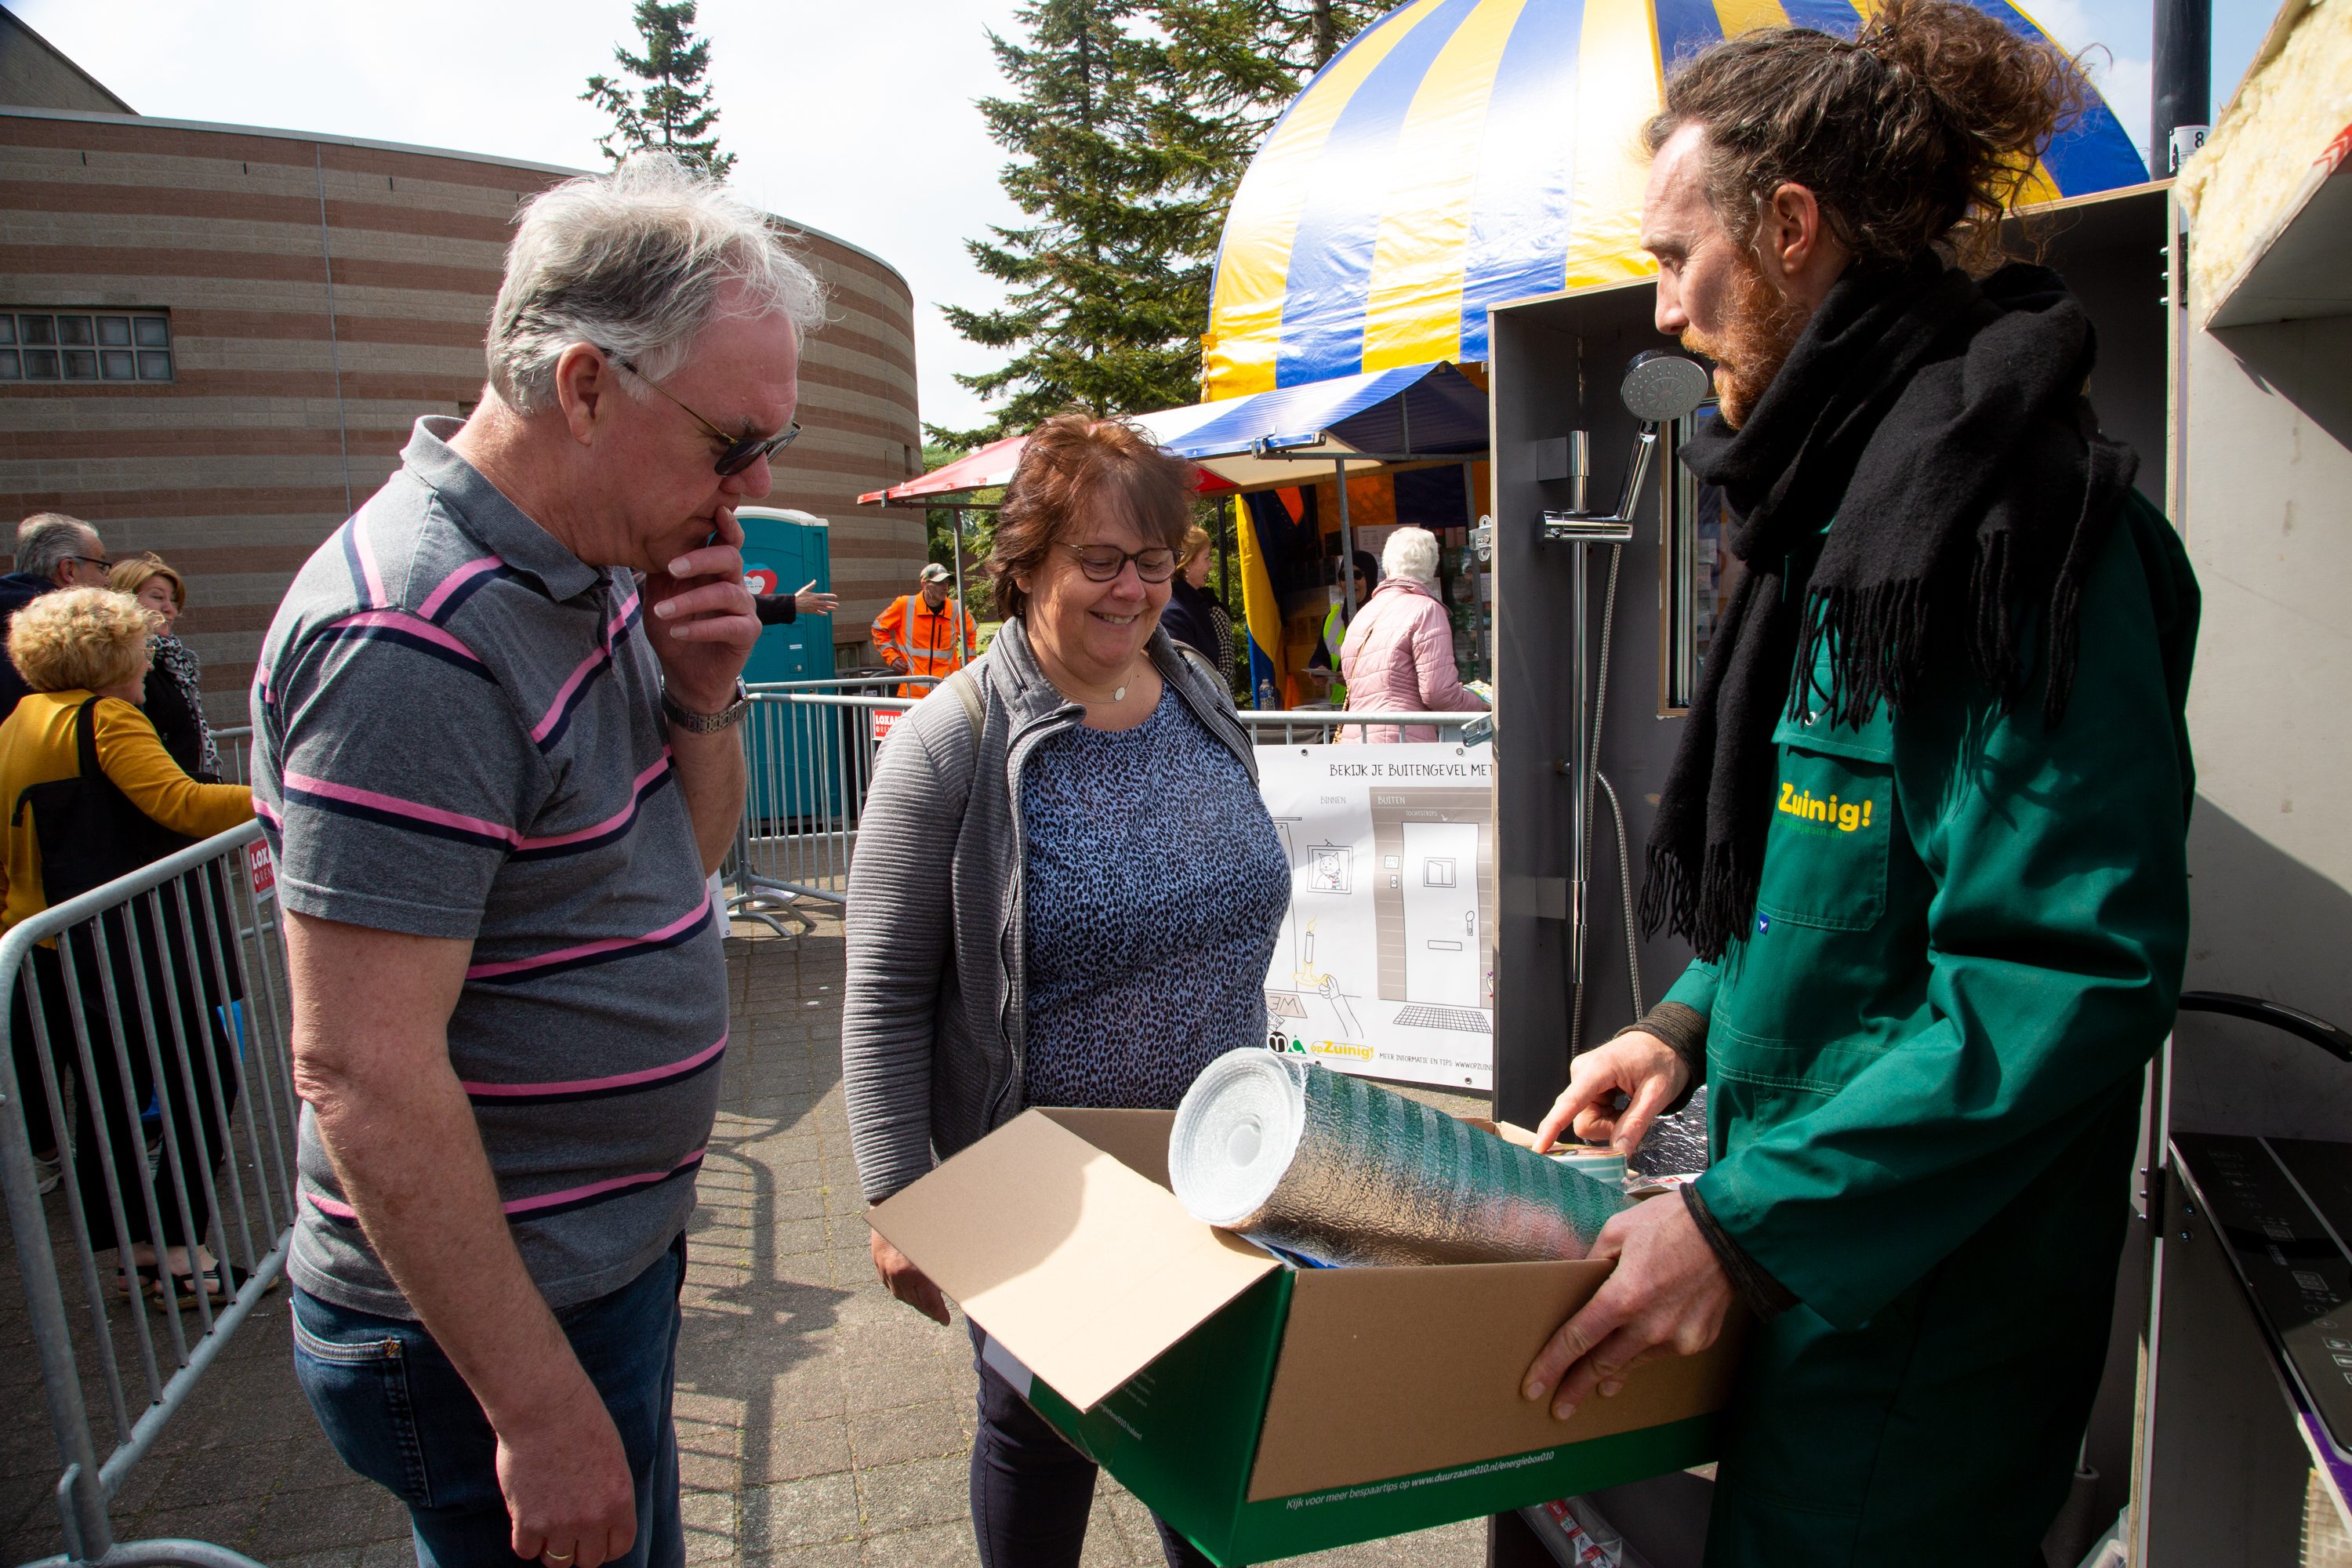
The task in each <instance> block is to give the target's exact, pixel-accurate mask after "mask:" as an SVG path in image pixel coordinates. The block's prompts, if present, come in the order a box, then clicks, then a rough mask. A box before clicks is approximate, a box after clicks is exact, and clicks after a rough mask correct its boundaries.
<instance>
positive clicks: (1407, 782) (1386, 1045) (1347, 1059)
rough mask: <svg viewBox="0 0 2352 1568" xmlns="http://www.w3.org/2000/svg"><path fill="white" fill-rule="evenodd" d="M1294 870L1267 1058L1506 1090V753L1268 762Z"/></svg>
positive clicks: (1262, 771) (1264, 757)
mask: <svg viewBox="0 0 2352 1568" xmlns="http://www.w3.org/2000/svg"><path fill="white" fill-rule="evenodd" d="M1257 763H1258V787H1259V791H1260V793H1261V794H1262V795H1264V796H1265V804H1266V809H1267V810H1268V811H1269V812H1271V813H1272V814H1273V816H1274V829H1275V833H1276V836H1277V837H1279V838H1280V839H1281V841H1282V847H1283V853H1284V854H1285V855H1286V856H1287V857H1288V858H1289V861H1290V910H1289V912H1288V913H1287V914H1286V915H1285V916H1284V917H1283V921H1282V931H1281V934H1280V935H1279V936H1278V937H1276V940H1275V948H1274V962H1273V963H1272V964H1271V965H1270V966H1268V968H1267V971H1266V977H1265V1012H1266V1044H1267V1045H1268V1046H1269V1047H1272V1048H1273V1049H1275V1050H1278V1051H1284V1052H1288V1053H1293V1054H1297V1055H1302V1056H1307V1057H1311V1058H1315V1059H1316V1060H1318V1061H1320V1062H1322V1063H1323V1064H1324V1065H1325V1066H1326V1067H1329V1068H1337V1069H1339V1071H1342V1072H1352V1073H1360V1074H1362V1075H1363V1076H1365V1077H1368V1078H1385V1079H1402V1080H1405V1081H1407V1082H1412V1083H1426V1084H1443V1085H1445V1086H1447V1087H1449V1088H1454V1089H1491V1088H1492V1087H1493V1084H1494V1068H1495V814H1494V795H1493V784H1494V748H1493V747H1492V746H1491V745H1477V746H1462V745H1457V744H1454V743H1452V742H1434V743H1430V744H1412V745H1394V746H1260V747H1259V748H1258V749H1257Z"/></svg>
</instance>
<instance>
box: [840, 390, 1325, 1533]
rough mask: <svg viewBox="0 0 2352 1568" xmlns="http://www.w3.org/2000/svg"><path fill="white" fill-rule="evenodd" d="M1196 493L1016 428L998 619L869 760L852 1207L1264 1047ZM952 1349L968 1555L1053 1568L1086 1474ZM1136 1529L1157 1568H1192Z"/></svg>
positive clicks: (898, 1288) (1173, 476)
mask: <svg viewBox="0 0 2352 1568" xmlns="http://www.w3.org/2000/svg"><path fill="white" fill-rule="evenodd" d="M1196 483H1197V478H1196V475H1195V472H1194V470H1193V469H1192V465H1191V464H1189V463H1186V462H1184V461H1183V460H1182V459H1181V458H1173V457H1171V456H1170V455H1168V454H1167V453H1165V452H1162V451H1160V449H1159V448H1158V447H1155V446H1153V445H1152V443H1151V440H1150V437H1148V436H1146V435H1144V434H1143V433H1142V432H1141V431H1139V430H1138V429H1136V428H1135V427H1134V426H1129V425H1126V424H1122V423H1119V422H1118V421H1114V420H1099V419H1096V418H1093V417H1092V416H1087V415H1085V414H1082V413H1068V414H1063V415H1060V416H1056V417H1055V418H1053V419H1051V420H1048V421H1047V422H1046V423H1045V425H1043V426H1040V427H1039V428H1038V430H1037V431H1036V433H1035V434H1034V435H1033V436H1031V437H1029V442H1028V445H1027V446H1026V447H1024V450H1023V452H1022V457H1021V465H1020V468H1018V469H1017V470H1016V471H1015V472H1014V474H1013V482H1012V484H1011V486H1010V487H1009V489H1007V490H1006V492H1005V498H1004V505H1003V510H1002V511H1000V512H999V513H998V521H997V531H996V545H995V550H994V552H993V554H992V556H991V557H990V560H989V563H988V567H989V574H990V575H991V577H992V579H993V581H994V583H995V588H996V595H997V603H998V604H999V605H1002V606H1003V608H1004V611H1005V613H1006V616H1007V619H1006V621H1005V623H1004V626H1003V630H1001V631H1000V632H998V633H997V636H996V640H995V641H994V642H992V644H990V646H989V649H988V651H987V652H986V653H985V654H983V655H982V656H981V658H979V659H978V660H977V661H976V662H974V663H973V664H971V666H969V667H968V668H966V669H964V670H962V671H959V672H958V673H957V674H955V675H953V676H950V678H949V679H948V680H947V682H946V683H945V684H944V685H942V686H941V687H940V689H938V690H937V691H934V692H933V693H932V694H931V695H930V696H929V697H928V698H926V699H925V700H923V701H922V702H920V703H919V704H917V705H916V706H915V707H914V708H913V709H912V710H909V711H908V716H907V718H906V719H905V720H903V721H900V723H899V725H898V728H897V729H896V730H893V731H891V733H890V739H889V741H888V742H887V744H886V745H885V746H884V747H883V748H882V752H881V756H880V760H879V761H878V763H877V767H876V772H875V776H874V784H873V789H872V792H871V794H870V795H868V796H867V798H866V810H865V815H864V816H863V817H862V819H861V821H860V823H859V829H858V847H857V855H856V858H855V859H854V860H853V861H852V862H851V865H850V873H849V903H848V914H847V917H846V919H847V925H848V949H849V973H848V986H847V990H848V996H847V1005H846V1015H845V1022H844V1025H843V1030H842V1060H843V1071H842V1077H843V1080H844V1086H845V1091H846V1093H847V1096H848V1101H849V1119H850V1134H851V1139H852V1142H853V1146H854V1149H855V1152H856V1157H857V1167H858V1174H859V1177H860V1180H861V1181H862V1182H863V1184H864V1187H865V1193H866V1198H867V1199H868V1200H869V1201H871V1202H876V1203H878V1202H880V1201H881V1200H882V1199H884V1198H887V1197H888V1196H889V1195H890V1194H893V1193H895V1192H897V1191H898V1189H899V1188H901V1187H903V1186H905V1185H906V1184H908V1183H909V1182H912V1181H914V1180H915V1179H916V1178H917V1177H919V1176H921V1175H922V1174H923V1173H926V1172H928V1171H929V1170H930V1169H931V1166H932V1163H933V1160H934V1157H935V1156H936V1157H937V1158H940V1159H944V1158H946V1157H947V1156H948V1155H950V1154H952V1153H954V1152H956V1151H958V1150H960V1149H961V1148H963V1147H964V1146H966V1145H967V1144H970V1143H971V1142H975V1141H976V1140H978V1139H980V1138H981V1137H982V1136H984V1135H986V1134H987V1133H988V1132H989V1131H992V1130H993V1129H994V1128H996V1127H999V1126H1002V1125H1003V1123H1005V1122H1006V1121H1011V1120H1012V1119H1013V1117H1015V1116H1017V1115H1019V1114H1020V1113H1021V1111H1022V1110H1024V1108H1026V1107H1029V1106H1033V1105H1050V1106H1111V1107H1126V1108H1155V1109H1163V1110H1164V1109H1172V1108H1173V1107H1174V1106H1175V1104H1176V1102H1177V1101H1178V1100H1180V1099H1181V1097H1182V1095H1183V1093H1184V1090H1185V1089H1186V1088H1187V1087H1189V1086H1190V1085H1191V1083H1192V1079H1193V1077H1194V1076H1195V1075H1196V1074H1197V1073H1198V1072H1199V1071H1200V1069H1201V1068H1202V1067H1204V1066H1206V1065H1207V1064H1208V1063H1209V1062H1210V1061H1211V1060H1213V1058H1216V1057H1218V1056H1221V1055H1223V1053H1224V1052H1226V1051H1229V1050H1232V1049H1233V1048H1234V1047H1238V1046H1245V1045H1253V1044H1260V1043H1263V1041H1264V1040H1265V990H1264V985H1265V972H1266V963H1267V961H1268V960H1269V959H1270V958H1271V957H1272V956H1273V952H1274V942H1275V933H1276V928H1277V927H1278V926H1279V925H1280V923H1281V920H1282V914H1283V910H1284V909H1285V908H1286V906H1287V904H1288V902H1289V898H1290V873H1289V868H1288V865H1287V863H1286V859H1285V858H1284V855H1283V851H1282V848H1281V846H1280V844H1279V843H1278V841H1277V840H1276V837H1275V832H1274V824H1273V821H1272V819H1271V818H1270V817H1269V816H1267V815H1266V810H1265V805H1264V803H1263V802H1262V801H1261V800H1260V799H1259V797H1258V793H1257V781H1256V769H1255V763H1254V760H1253V758H1252V754H1251V750H1250V741H1249V737H1248V736H1247V735H1246V734H1244V732H1243V730H1242V727H1241V724H1240V723H1239V721H1237V720H1236V719H1235V718H1234V705H1233V698H1232V697H1231V695H1230V694H1229V693H1228V692H1227V691H1226V690H1225V689H1224V685H1223V681H1222V680H1220V679H1218V677H1217V676H1216V674H1215V673H1214V672H1213V670H1212V669H1210V668H1208V666H1207V661H1206V660H1204V659H1202V658H1200V657H1199V656H1198V655H1196V654H1189V653H1186V652H1183V651H1180V649H1179V647H1178V646H1177V645H1176V644H1174V643H1173V642H1171V640H1170V638H1169V637H1168V635H1167V633H1166V632H1165V631H1163V630H1161V629H1160V611H1161V609H1162V607H1163V606H1164V605H1166V604H1167V603H1168V596H1169V582H1170V579H1171V578H1172V577H1173V576H1174V575H1175V574H1176V569H1177V564H1178V563H1179V562H1180V561H1181V558H1182V555H1183V548H1184V537H1185V531H1186V529H1187V528H1188V527H1189V526H1190V521H1191V516H1190V514H1191V499H1192V491H1193V489H1194V487H1195V485H1196ZM872 1245H873V1253H874V1261H875V1267H876V1268H877V1270H878V1271H879V1272H880V1274H881V1276H882V1278H883V1280H884V1281H885V1283H887V1285H888V1286H889V1289H890V1291H891V1294H893V1295H895V1296H897V1297H898V1299H899V1300H902V1301H905V1302H907V1303H908V1304H909V1305H910V1306H913V1307H916V1308H918V1309H919V1310H922V1311H924V1312H927V1313H929V1315H930V1316H931V1317H933V1318H935V1319H937V1320H938V1321H940V1322H942V1323H945V1322H947V1321H950V1320H949V1315H948V1309H947V1304H946V1302H945V1301H944V1300H942V1299H941V1297H940V1291H939V1289H938V1287H937V1286H935V1285H933V1284H932V1283H931V1281H930V1280H929V1279H926V1278H925V1277H924V1276H923V1274H922V1273H921V1271H920V1270H919V1269H917V1268H915V1267H914V1265H913V1264H911V1263H909V1262H908V1260H907V1258H905V1257H903V1256H902V1255H901V1254H899V1253H898V1250H897V1249H896V1248H894V1247H891V1246H890V1244H889V1243H888V1242H887V1241H885V1240H883V1239H882V1237H880V1236H879V1235H877V1236H875V1237H873V1244H872ZM978 1340H979V1335H978V1332H977V1331H974V1342H975V1347H976V1346H977V1343H978ZM974 1365H975V1367H976V1368H977V1370H978V1372H979V1374H980V1420H979V1428H978V1432H977V1435H976V1436H975V1439H974V1442H973V1444H972V1456H971V1517H972V1527H973V1531H974V1533H975V1534H976V1535H977V1536H978V1537H979V1541H980V1555H981V1561H982V1563H984V1564H988V1565H990V1568H1015V1565H1018V1568H1057V1565H1071V1564H1076V1563H1077V1561H1078V1558H1079V1552H1080V1549H1081V1547H1082V1545H1083V1543H1084V1542H1085V1539H1086V1529H1087V1510H1088V1507H1089V1505H1090V1502H1091V1500H1092V1498H1093V1495H1094V1486H1095V1467H1094V1465H1093V1463H1092V1462H1091V1461H1090V1460H1088V1459H1087V1458H1086V1457H1085V1456H1084V1455H1082V1454H1080V1453H1078V1452H1077V1451H1076V1449H1074V1448H1072V1447H1069V1445H1067V1444H1066V1443H1065V1442H1064V1441H1063V1440H1062V1439H1061V1438H1060V1437H1059V1436H1057V1435H1055V1431H1054V1429H1053V1428H1052V1427H1051V1426H1048V1425H1047V1424H1046V1423H1045V1421H1044V1419H1043V1418H1042V1417H1040V1416H1038V1415H1036V1414H1035V1413H1034V1411H1032V1410H1031V1409H1030V1408H1029V1407H1028V1405H1025V1404H1024V1403H1023V1401H1022V1400H1021V1398H1020V1396H1019V1395H1017V1394H1014V1393H1013V1389H1012V1388H1011V1386H1010V1385H1009V1384H1006V1382H1005V1381H1004V1379H1003V1377H1001V1376H1000V1375H998V1373H996V1372H995V1371H994V1370H993V1369H992V1368H990V1367H988V1366H985V1365H983V1364H982V1363H980V1362H979V1360H978V1357H977V1356H976V1355H975V1358H974ZM1160 1542H1161V1546H1162V1548H1163V1550H1164V1551H1165V1552H1166V1554H1167V1558H1168V1561H1169V1562H1170V1563H1171V1564H1179V1565H1183V1564H1192V1563H1205V1562H1207V1559H1206V1558H1205V1557H1203V1556H1202V1555H1201V1553H1200V1552H1199V1551H1198V1550H1197V1549H1196V1548H1194V1547H1193V1546H1192V1543H1191V1542H1188V1541H1186V1540H1184V1538H1183V1537H1181V1535H1179V1534H1177V1533H1176V1532H1175V1531H1172V1530H1171V1529H1170V1528H1169V1527H1168V1526H1167V1525H1165V1524H1164V1523H1163V1524H1161V1525H1160Z"/></svg>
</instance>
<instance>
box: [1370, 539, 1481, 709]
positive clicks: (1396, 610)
mask: <svg viewBox="0 0 2352 1568" xmlns="http://www.w3.org/2000/svg"><path fill="white" fill-rule="evenodd" d="M1381 571H1382V572H1383V573H1384V574H1386V575H1385V576H1384V577H1383V578H1382V579H1381V585H1380V586H1379V587H1378V588H1376V589H1374V590H1373V591H1372V596H1371V597H1370V599H1369V600H1367V601H1366V602H1365V603H1364V605H1363V606H1362V607H1361V608H1360V609H1358V610H1357V612H1356V619H1355V621H1354V623H1353V624H1352V625H1350V626H1349V627H1348V641H1347V645H1346V646H1345V647H1342V648H1341V649H1340V650H1339V672H1340V677H1341V679H1344V680H1346V681H1347V683H1348V709H1349V711H1350V712H1367V711H1369V712H1374V713H1382V712H1386V713H1474V712H1477V711H1479V710H1482V709H1484V708H1485V707H1486V703H1485V702H1484V701H1482V700H1480V699H1479V697H1478V694H1477V693H1476V692H1475V691H1471V690H1468V689H1465V688H1464V686H1463V684H1462V682H1461V681H1460V680H1458V679H1455V677H1454V628H1453V626H1452V625H1451V623H1449V622H1448V621H1447V620H1446V618H1445V606H1444V605H1441V604H1439V603H1438V601H1437V587H1436V584H1437V536H1436V535H1435V534H1433V533H1432V532H1430V531H1429V530H1427V529H1425V528H1400V529H1398V530H1397V531H1395V532H1394V533H1391V534H1390V535H1389V542H1388V548H1387V549H1386V550H1384V551H1382V552H1381ZM1398 729H1399V727H1398V726H1397V725H1394V724H1366V725H1348V726H1344V727H1343V728H1342V731H1341V733H1340V735H1339V739H1340V741H1341V742H1343V743H1345V744H1349V745H1353V744H1356V743H1357V742H1370V743H1372V744H1375V745H1378V744H1381V743H1382V742H1393V741H1399V740H1403V741H1434V740H1435V739H1437V726H1436V725H1434V724H1407V725H1405V726H1403V727H1402V729H1403V732H1402V734H1400V733H1399V732H1398Z"/></svg>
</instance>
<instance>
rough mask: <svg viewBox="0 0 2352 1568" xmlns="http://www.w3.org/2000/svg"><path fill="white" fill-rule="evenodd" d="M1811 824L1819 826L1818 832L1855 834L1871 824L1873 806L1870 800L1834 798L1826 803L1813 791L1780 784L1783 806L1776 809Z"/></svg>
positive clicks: (1815, 828) (1816, 829) (1830, 798)
mask: <svg viewBox="0 0 2352 1568" xmlns="http://www.w3.org/2000/svg"><path fill="white" fill-rule="evenodd" d="M1776 809H1778V810H1780V811H1782V812H1785V813H1786V814H1788V815H1789V816H1793V817H1795V818H1796V819H1797V820H1798V821H1800V822H1801V823H1805V824H1808V825H1811V824H1819V826H1813V827H1812V828H1811V831H1813V832H1815V833H1854V832H1859V831H1860V830H1861V829H1863V828H1865V827H1868V826H1870V824H1871V803H1870V802H1869V801H1867V800H1860V801H1853V800H1846V801H1842V800H1840V799H1838V797H1837V796H1835V795H1831V796H1830V797H1829V798H1828V799H1827V800H1823V799H1822V797H1821V796H1820V795H1814V794H1813V793H1811V791H1810V790H1802V789H1799V788H1798V787H1797V786H1796V785H1795V784H1791V783H1790V782H1789V781H1788V780H1787V779H1782V780H1781V781H1780V805H1779V806H1778V807H1777V808H1776Z"/></svg>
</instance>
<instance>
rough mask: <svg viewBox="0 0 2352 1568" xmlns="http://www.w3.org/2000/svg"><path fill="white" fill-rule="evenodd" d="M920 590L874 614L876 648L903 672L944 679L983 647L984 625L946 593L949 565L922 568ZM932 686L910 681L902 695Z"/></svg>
mask: <svg viewBox="0 0 2352 1568" xmlns="http://www.w3.org/2000/svg"><path fill="white" fill-rule="evenodd" d="M921 582H922V590H921V592H919V593H915V594H901V595H898V597H897V598H895V599H893V600H891V601H890V607H889V608H888V609H887V610H885V611H883V612H882V613H881V614H880V615H878V616H875V617H874V649H875V651H876V652H877V653H878V654H880V655H881V656H882V662H883V663H884V664H887V665H888V666H889V667H890V668H892V669H895V670H897V671H898V673H899V674H901V675H929V676H934V677H937V678H939V679H946V678H947V676H949V675H950V674H951V673H952V672H954V671H955V670H958V669H961V668H963V666H964V663H965V661H966V660H968V659H969V658H971V656H972V655H973V654H974V653H975V652H977V651H978V650H979V647H980V626H978V624H977V623H975V622H974V621H973V620H972V618H971V615H970V614H969V613H968V612H967V611H966V610H965V609H964V607H963V606H962V605H960V604H957V603H955V602H954V601H953V600H951V599H950V598H949V597H948V569H947V568H946V567H944V566H942V565H940V563H938V562H936V561H934V562H932V563H930V564H929V565H928V566H926V567H924V568H923V573H922V577H921ZM929 689H930V688H929V687H928V686H917V685H915V684H913V683H912V682H908V684H907V685H905V686H901V687H900V688H898V695H899V696H901V697H920V696H921V695H923V693H924V692H926V691H928V690H929Z"/></svg>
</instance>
